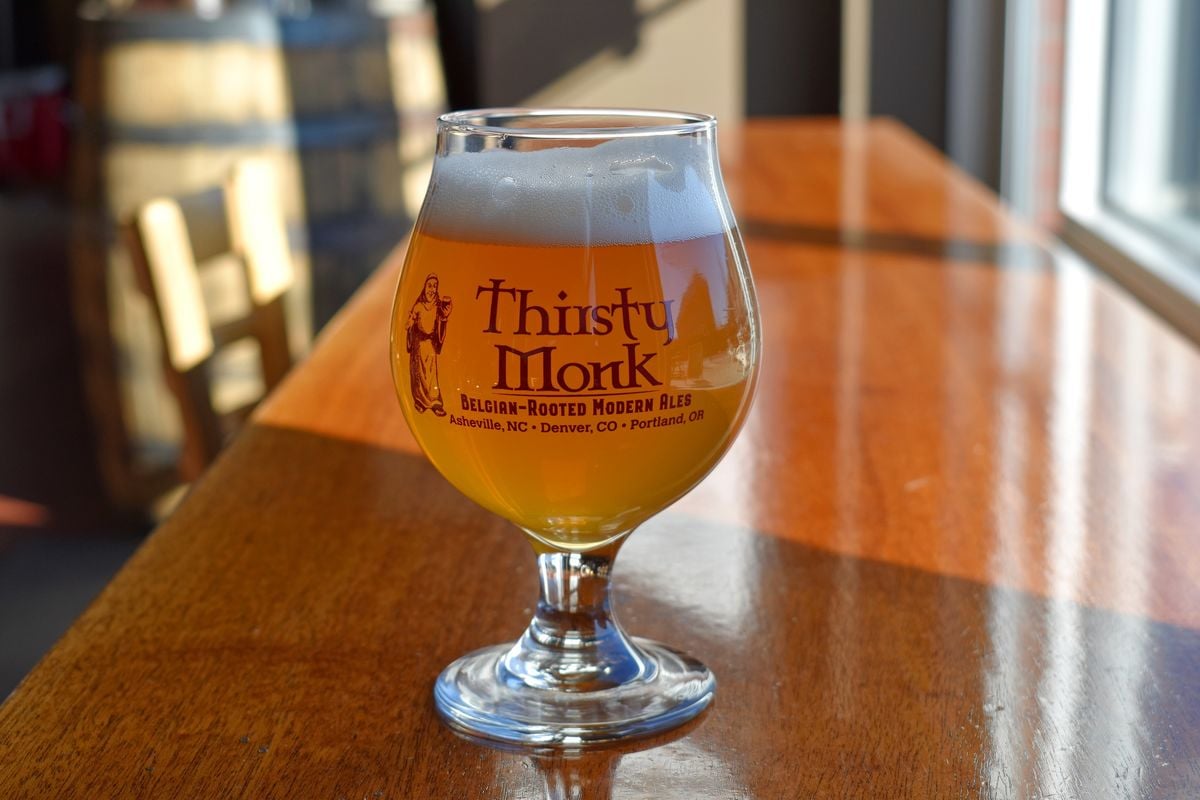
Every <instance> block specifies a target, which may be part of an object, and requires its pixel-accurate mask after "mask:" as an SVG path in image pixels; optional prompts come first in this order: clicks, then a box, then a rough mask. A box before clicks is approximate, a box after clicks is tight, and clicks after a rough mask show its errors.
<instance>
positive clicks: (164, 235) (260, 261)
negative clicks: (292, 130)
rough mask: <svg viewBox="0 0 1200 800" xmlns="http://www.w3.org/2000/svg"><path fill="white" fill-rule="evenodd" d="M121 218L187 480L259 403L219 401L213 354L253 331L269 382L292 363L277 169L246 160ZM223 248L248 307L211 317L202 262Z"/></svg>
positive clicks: (288, 273) (288, 269)
mask: <svg viewBox="0 0 1200 800" xmlns="http://www.w3.org/2000/svg"><path fill="white" fill-rule="evenodd" d="M121 227H122V234H123V236H124V239H125V242H126V244H127V246H128V249H129V253H130V256H131V259H132V262H133V268H134V273H135V274H136V276H137V281H138V285H139V286H140V288H141V290H142V291H143V292H145V294H146V296H147V297H148V298H149V299H150V303H151V305H152V307H153V311H154V316H155V318H156V320H157V322H158V329H159V333H160V334H161V339H162V348H163V365H164V370H165V373H166V380H167V384H168V387H169V389H170V391H171V393H172V395H174V397H175V399H176V400H177V401H178V403H179V411H180V417H181V420H182V423H183V431H184V433H183V449H182V453H181V455H180V458H179V475H180V477H181V478H182V479H183V480H184V481H192V480H194V479H195V478H197V477H198V476H199V475H200V473H202V472H203V471H204V469H205V468H206V467H207V466H208V465H209V464H210V463H212V461H213V459H215V458H216V456H217V454H218V453H219V452H220V450H221V447H222V446H223V445H224V444H225V442H226V441H227V439H228V438H229V437H230V436H231V435H232V434H233V432H234V431H236V430H237V428H238V427H240V426H241V424H242V423H243V422H244V421H245V419H246V417H247V416H248V415H249V413H250V411H251V410H253V407H254V405H255V404H256V403H257V400H255V401H254V402H252V403H249V404H248V405H245V406H242V407H240V408H237V409H236V410H233V411H231V412H226V413H220V412H218V411H217V409H216V408H215V407H214V404H213V391H212V382H211V367H212V364H213V359H214V357H215V356H216V355H217V354H218V353H219V352H221V351H222V350H223V349H224V348H226V347H227V346H228V345H230V344H232V343H233V342H237V341H240V340H243V339H247V338H253V339H255V340H257V342H258V345H259V350H260V352H261V366H262V378H263V385H264V386H265V387H266V389H267V391H270V390H271V389H272V388H273V387H274V386H275V385H276V384H278V383H279V381H280V380H282V378H283V376H284V375H285V374H286V373H287V371H288V369H289V368H290V367H291V364H292V359H291V352H290V350H289V348H288V340H287V328H286V319H285V315H284V307H283V296H284V293H285V292H286V291H287V290H288V288H289V287H291V285H292V283H293V281H294V276H295V273H294V269H293V266H292V260H291V253H290V250H289V248H288V242H287V230H286V227H285V224H284V219H283V214H282V211H281V207H280V202H279V196H278V189H277V187H276V181H275V176H274V174H273V172H272V170H271V167H270V164H268V163H267V162H265V161H259V160H254V159H251V160H247V161H244V162H242V163H240V164H239V165H238V166H237V167H236V168H235V169H234V170H233V172H232V174H231V175H230V177H229V180H228V181H227V183H226V185H225V186H224V187H221V188H218V189H212V190H210V191H207V192H203V193H200V194H194V195H189V196H186V197H163V198H158V199H155V200H151V201H150V202H148V203H145V204H144V205H142V206H141V207H139V208H138V210H137V211H136V213H135V214H134V215H133V217H132V218H131V219H130V220H128V221H127V222H126V223H124V224H123V225H122V226H121ZM223 254H232V255H234V256H235V257H237V259H238V261H239V262H240V263H241V264H242V265H243V266H244V267H245V277H246V281H245V283H246V287H247V289H248V294H249V313H248V314H246V315H245V316H244V317H241V318H237V319H234V320H231V321H227V322H224V323H221V324H218V325H213V324H212V323H211V322H210V315H209V311H208V308H207V307H206V304H205V300H204V295H203V292H202V290H201V276H200V270H201V269H202V268H203V267H202V266H200V265H203V264H204V263H205V262H207V261H209V260H210V259H213V258H214V257H217V256H220V255H223ZM260 399H261V398H260Z"/></svg>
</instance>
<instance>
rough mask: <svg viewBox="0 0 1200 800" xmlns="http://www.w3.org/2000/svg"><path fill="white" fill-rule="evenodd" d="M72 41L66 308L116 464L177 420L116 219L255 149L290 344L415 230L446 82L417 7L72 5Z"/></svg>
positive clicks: (145, 449)
mask: <svg viewBox="0 0 1200 800" xmlns="http://www.w3.org/2000/svg"><path fill="white" fill-rule="evenodd" d="M79 40H80V47H79V50H78V53H79V60H78V64H77V70H76V85H77V99H78V103H79V107H80V109H81V112H82V113H81V124H80V128H79V131H78V132H77V136H76V146H75V158H74V168H73V173H74V196H75V199H76V203H77V205H78V206H79V209H80V211H82V212H85V214H87V213H90V216H91V218H92V219H94V220H95V224H93V225H84V226H81V228H80V235H79V236H78V237H76V238H77V241H76V247H75V258H74V261H75V267H74V271H75V276H76V281H75V283H76V305H77V315H78V316H79V318H80V320H81V325H82V327H83V329H84V332H85V336H84V339H85V348H86V349H87V350H88V353H87V354H86V355H87V358H88V364H89V367H88V373H89V378H88V384H89V386H91V387H94V388H93V390H92V391H90V394H91V395H92V396H93V403H92V404H93V407H94V408H96V409H97V416H98V417H99V416H109V417H111V416H112V415H113V414H114V413H115V411H116V409H120V425H119V426H116V425H111V424H105V423H103V421H102V420H99V419H98V420H97V421H98V422H100V423H101V424H102V425H103V426H104V427H107V428H108V430H107V432H106V433H102V439H106V440H107V441H102V442H101V448H102V450H103V451H105V452H106V453H107V456H106V457H105V461H106V472H107V473H114V472H119V471H120V467H119V466H118V465H119V463H121V462H128V461H129V460H130V453H133V454H134V456H135V458H134V460H135V461H136V460H137V457H136V456H137V454H138V453H142V454H145V453H151V454H154V453H161V454H164V455H165V456H166V457H168V458H169V457H170V454H171V453H172V451H173V445H174V444H175V443H177V442H178V439H179V435H180V434H179V428H178V424H177V422H176V421H175V419H174V414H173V409H172V408H171V403H170V400H169V397H168V396H167V395H166V394H165V391H164V390H163V389H162V388H161V387H162V381H161V379H160V375H159V369H160V368H159V362H158V358H159V356H158V352H157V343H156V342H155V341H154V336H155V333H154V326H153V324H152V319H151V317H150V315H149V312H148V308H147V307H146V304H145V302H144V299H143V298H141V297H140V296H139V295H138V293H137V290H136V288H135V286H134V282H133V280H132V278H131V275H130V273H129V270H128V266H127V261H126V257H125V254H124V253H122V252H121V251H120V249H119V248H118V247H117V246H116V243H115V239H114V238H113V236H112V230H113V223H114V222H116V221H117V220H120V219H123V218H125V217H127V216H128V215H129V214H130V213H131V212H132V211H133V210H134V209H135V208H136V207H137V206H139V205H140V204H142V203H144V202H146V201H147V200H149V199H152V198H154V197H157V196H161V195H182V194H189V193H192V192H198V191H203V190H206V189H210V188H212V187H214V186H218V185H220V184H221V183H222V181H223V179H224V178H225V176H226V175H227V174H228V173H229V171H230V169H231V168H232V167H233V165H234V164H235V163H236V162H237V161H238V160H240V159H242V158H245V157H248V156H255V157H263V158H266V159H267V160H269V161H270V162H271V163H272V164H273V165H274V167H275V172H276V174H277V175H278V177H279V180H280V184H281V192H282V207H283V209H284V213H285V215H286V217H287V220H288V226H289V237H290V239H291V242H292V247H293V251H294V252H295V254H296V262H297V272H298V275H297V286H296V290H295V292H294V296H293V297H292V298H290V301H289V302H290V305H289V319H290V325H291V327H292V328H293V330H292V338H293V341H294V342H295V344H296V346H297V348H298V349H303V347H304V345H305V344H306V343H307V341H308V340H309V339H310V338H311V334H312V331H313V330H314V329H319V327H320V326H321V325H322V324H323V323H324V322H325V321H327V320H328V319H329V317H330V316H331V315H332V314H333V312H334V311H336V310H337V309H338V308H339V307H340V306H341V305H342V304H343V303H344V302H345V301H346V299H347V298H348V297H349V296H350V294H351V293H352V292H353V291H354V289H355V288H357V286H358V285H359V284H360V283H361V282H362V280H363V279H364V278H365V277H366V276H367V275H368V274H369V273H370V272H371V270H372V269H373V268H374V267H375V266H377V265H378V263H379V262H380V261H381V260H382V259H383V257H384V256H385V255H386V254H387V252H388V251H389V250H390V249H391V248H393V247H394V246H395V245H396V243H398V242H399V241H400V240H401V239H402V238H403V237H404V235H405V234H406V233H407V231H408V229H409V228H410V226H411V222H412V220H413V219H414V218H415V215H416V212H417V210H418V208H419V206H420V203H421V199H422V197H423V195H424V191H425V186H426V183H427V181H428V175H429V170H430V167H431V164H432V156H433V145H434V133H435V123H436V116H437V114H438V113H440V111H441V110H443V107H444V98H445V90H444V85H443V81H442V77H441V62H440V58H439V55H438V52H437V44H436V42H437V38H436V35H435V31H434V26H433V20H432V16H431V14H430V13H429V12H428V11H427V10H422V11H419V12H415V13H411V14H405V15H402V16H392V17H380V16H371V15H368V14H365V13H352V12H336V11H323V12H318V13H313V14H310V15H307V16H304V17H294V18H289V17H280V16H275V15H272V14H270V13H268V12H266V11H265V10H261V9H254V8H245V9H237V10H231V11H229V12H228V13H226V14H224V15H222V16H220V17H217V18H214V19H202V18H199V17H196V16H194V15H190V14H184V13H177V12H164V11H158V12H131V13H123V14H90V15H89V14H87V13H86V12H85V13H84V15H83V16H82V17H81V21H80V37H79ZM98 245H99V246H98ZM216 291H217V292H218V293H219V292H220V289H219V287H218V289H217V290H216ZM215 302H217V303H218V304H219V303H220V302H221V300H220V298H217V299H216V301H215ZM104 342H107V343H108V344H107V345H106V344H104ZM106 347H107V348H108V349H107V352H98V351H104V350H105V348H106ZM153 457H154V456H151V458H152V459H153ZM114 480H115V481H116V482H117V483H123V482H127V478H119V477H118V478H115V479H114ZM121 493H123V491H122V492H121Z"/></svg>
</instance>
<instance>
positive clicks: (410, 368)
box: [391, 109, 759, 745]
mask: <svg viewBox="0 0 1200 800" xmlns="http://www.w3.org/2000/svg"><path fill="white" fill-rule="evenodd" d="M391 353H392V375H393V377H394V380H395V385H396V391H397V394H398V395H399V398H400V404H401V406H402V408H403V411H404V416H405V418H406V419H407V421H408V424H409V426H410V427H411V428H412V431H413V434H414V435H415V437H416V439H417V441H418V442H419V443H420V446H421V448H422V449H423V450H424V451H425V453H426V455H427V456H428V457H429V460H430V461H431V462H432V463H433V465H434V466H435V467H436V468H437V469H438V470H439V471H440V472H441V473H442V475H444V476H445V477H446V479H447V480H449V481H450V483H452V484H453V485H454V486H455V487H457V488H458V489H459V490H460V491H461V492H462V493H463V494H465V495H466V496H467V497H469V498H471V499H472V500H474V501H475V502H476V503H478V504H480V505H481V506H483V507H484V508H486V509H488V510H489V511H492V512H494V513H496V514H499V515H500V516H501V517H504V518H505V519H507V520H510V521H511V522H513V523H514V524H515V525H516V526H517V527H518V528H519V529H520V530H521V531H522V532H523V533H524V535H525V536H526V537H527V538H528V540H529V542H530V543H531V544H532V545H533V549H534V552H535V553H536V555H537V563H538V575H539V580H540V586H541V594H540V597H539V599H538V603H537V610H536V612H535V613H534V616H533V620H532V622H530V624H529V628H528V629H527V630H526V631H525V633H524V635H523V636H522V637H521V638H520V639H519V640H518V641H517V642H516V643H515V644H507V645H499V646H494V647H488V648H485V649H482V650H478V651H476V652H474V653H471V654H469V655H466V656H464V657H463V658H461V659H459V660H458V661H456V662H454V663H453V664H451V665H450V666H449V667H447V668H446V669H445V671H444V672H442V674H441V676H440V677H439V678H438V679H437V682H436V684H435V686H434V697H435V700H436V705H437V708H438V710H439V712H440V713H441V714H442V716H443V718H444V719H445V720H446V721H447V722H448V723H449V724H450V725H451V726H452V727H455V728H458V729H460V730H462V731H465V732H467V733H470V734H474V735H476V736H480V737H484V738H487V739H494V740H501V741H505V742H516V743H528V744H535V745H555V744H583V743H588V742H599V741H608V740H614V739H622V738H627V737H633V736H643V735H648V734H652V733H656V732H659V731H662V730H665V729H667V728H670V727H673V726H675V725H678V724H681V723H683V722H685V721H686V720H688V719H691V718H692V717H694V716H695V715H696V714H698V713H699V712H700V711H702V710H703V709H704V708H705V707H706V706H707V705H708V703H709V702H710V700H711V699H712V696H713V691H714V689H715V686H716V684H715V681H714V679H713V676H712V674H711V673H710V671H709V670H708V669H707V668H706V667H705V666H704V665H703V664H701V663H700V662H699V661H697V660H696V659H694V658H692V657H691V656H688V655H685V654H683V653H681V652H678V651H676V650H674V649H672V648H670V647H668V646H666V645H662V644H658V643H655V642H650V641H646V640H642V639H636V638H631V637H629V636H627V635H626V634H625V632H624V631H623V630H622V629H621V626H620V625H619V624H618V623H617V620H616V617H615V616H614V614H613V612H612V609H611V608H610V603H609V594H610V592H609V581H610V573H611V569H612V564H613V559H614V557H615V556H616V553H617V550H618V548H619V547H620V546H621V543H622V541H623V540H624V539H625V537H627V536H628V535H629V534H630V533H631V532H632V531H633V530H634V529H635V528H636V527H637V526H638V525H639V524H640V523H642V522H644V521H645V520H646V519H647V518H649V517H650V516H652V515H653V514H655V513H657V512H658V511H660V510H661V509H663V508H664V507H665V506H667V505H668V504H669V503H671V502H673V501H675V500H677V499H678V498H679V497H680V496H682V495H683V494H684V493H685V492H687V491H688V490H690V489H691V488H692V487H693V486H695V485H696V483H697V482H699V481H700V479H701V478H703V477H704V476H705V475H706V474H707V473H708V472H709V471H710V470H711V469H712V468H713V466H714V465H715V464H716V463H717V461H718V460H719V459H720V458H721V456H722V455H723V454H724V453H725V451H726V450H727V449H728V447H729V445H730V442H731V441H732V439H733V437H734V436H735V434H736V433H737V430H738V428H739V427H740V426H741V424H742V421H743V419H744V418H745V416H746V412H747V409H748V406H749V403H750V398H751V395H752V393H753V388H754V383H755V376H756V370H757V364H758V354H759V323H758V315H757V307H756V303H755V298H754V289H753V285H752V282H751V278H750V272H749V269H748V265H747V263H746V256H745V253H744V251H743V248H742V243H741V239H740V237H739V236H738V232H737V228H736V227H735V225H734V221H733V216H732V214H731V213H730V210H729V204H728V201H727V199H726V197H725V190H724V187H723V186H722V183H721V173H720V168H719V166H718V163H717V150H716V121H715V120H714V119H713V118H712V117H709V116H704V115H700V114H684V113H675V112H662V111H617V110H593V109H586V110H583V109H564V110H529V109H489V110H480V111H464V112H457V113H452V114H446V115H444V116H442V117H441V118H440V119H439V124H438V140H437V154H436V157H435V161H434V168H433V176H432V179H431V182H430V184H429V190H428V194H427V195H426V197H425V203H424V205H423V207H422V209H421V213H420V215H419V217H418V219H417V222H416V226H415V229H414V231H413V236H412V241H411V243H410V245H409V249H408V257H407V260H406V261H405V264H404V271H403V273H402V275H401V278H400V284H399V288H398V289H397V294H396V302H395V306H394V310H393V316H392V330H391ZM679 557H680V558H686V557H687V554H686V553H679Z"/></svg>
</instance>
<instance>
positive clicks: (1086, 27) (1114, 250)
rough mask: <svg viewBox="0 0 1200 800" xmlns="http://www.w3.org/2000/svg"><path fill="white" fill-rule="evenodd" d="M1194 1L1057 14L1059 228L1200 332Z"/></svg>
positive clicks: (1199, 104) (1115, 2) (1122, 1)
mask: <svg viewBox="0 0 1200 800" xmlns="http://www.w3.org/2000/svg"><path fill="white" fill-rule="evenodd" d="M1197 41H1200V3H1196V2H1194V0H1111V2H1108V3H1100V2H1092V3H1078V2H1076V3H1070V4H1069V6H1068V12H1067V30H1066V70H1065V96H1064V105H1063V134H1064V135H1063V153H1062V161H1063V173H1062V192H1061V204H1062V209H1063V213H1064V216H1065V223H1064V233H1063V236H1064V238H1065V239H1066V240H1067V241H1068V242H1069V243H1070V244H1072V245H1073V246H1075V247H1076V248H1077V249H1079V250H1081V251H1082V252H1083V253H1084V254H1085V255H1086V256H1088V257H1089V258H1090V259H1092V260H1093V261H1095V262H1096V263H1097V264H1098V265H1099V266H1101V267H1102V268H1104V269H1105V270H1107V271H1108V272H1110V273H1111V274H1112V275H1113V276H1114V277H1116V278H1117V279H1118V280H1119V281H1121V282H1122V283H1124V284H1125V285H1126V286H1127V287H1128V288H1129V289H1130V290H1131V291H1133V292H1134V294H1136V295H1138V296H1139V297H1141V298H1142V300H1143V301H1144V302H1146V303H1147V305H1149V306H1150V307H1151V308H1153V309H1154V310H1155V311H1157V312H1158V313H1160V314H1161V315H1163V316H1164V317H1166V318H1167V319H1168V320H1169V321H1171V322H1173V323H1174V324H1175V325H1176V326H1177V327H1179V328H1180V329H1182V330H1183V331H1184V332H1185V333H1188V334H1189V335H1191V336H1192V338H1193V339H1196V340H1200V49H1198V48H1197V47H1196V45H1195V43H1196V42H1197Z"/></svg>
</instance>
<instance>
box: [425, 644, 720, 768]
mask: <svg viewBox="0 0 1200 800" xmlns="http://www.w3.org/2000/svg"><path fill="white" fill-rule="evenodd" d="M633 644H634V645H635V647H636V650H637V652H638V655H639V656H640V658H639V659H638V660H639V661H641V669H639V670H638V673H637V674H636V675H634V676H633V677H631V678H630V679H628V680H626V681H624V682H622V683H620V684H618V685H616V686H611V687H608V688H602V689H596V690H592V691H563V690H562V689H561V688H558V689H549V688H535V687H532V686H530V685H528V683H527V682H526V680H523V679H522V678H520V677H518V676H516V675H514V674H513V673H512V672H511V671H510V670H509V669H508V668H507V667H506V666H505V659H506V657H507V656H508V655H509V653H510V652H511V650H512V648H513V646H512V645H496V646H494V647H485V648H484V649H482V650H476V651H475V652H474V653H470V654H468V655H466V656H463V657H462V658H460V659H458V660H457V661H455V662H454V663H453V664H451V665H450V666H448V667H446V669H445V670H444V671H443V672H442V674H441V675H440V676H438V679H437V683H436V684H434V689H433V695H434V700H435V702H436V703H437V709H438V711H439V713H441V715H442V717H443V718H444V719H445V720H446V722H447V723H449V724H450V726H451V727H453V728H457V729H459V730H461V731H464V732H466V733H468V734H472V735H474V736H478V737H482V738H484V739H493V740H497V741H501V742H509V743H515V744H528V745H539V746H546V745H583V744H590V743H597V742H607V741H612V740H615V739H630V738H636V737H641V736H650V735H653V734H656V733H661V732H663V731H666V730H669V729H670V728H674V727H676V726H678V725H682V724H683V723H685V722H687V721H688V720H690V719H692V718H693V717H695V716H696V715H697V714H699V713H700V712H701V711H703V710H704V709H705V708H706V707H707V706H708V704H709V703H710V702H711V701H712V697H713V692H714V691H715V689H716V680H715V679H714V678H713V675H712V673H711V672H710V671H709V670H708V667H706V666H704V665H703V664H701V663H700V662H699V661H697V660H695V659H694V658H692V657H691V656H688V655H686V654H684V653H680V652H679V651H677V650H673V649H672V648H670V647H667V646H666V645H662V644H659V643H657V642H651V641H648V640H646V639H633Z"/></svg>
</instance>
